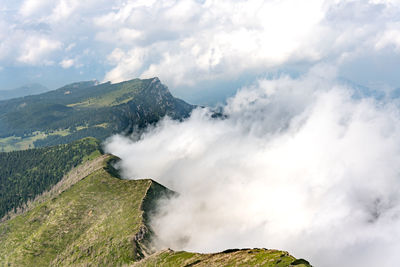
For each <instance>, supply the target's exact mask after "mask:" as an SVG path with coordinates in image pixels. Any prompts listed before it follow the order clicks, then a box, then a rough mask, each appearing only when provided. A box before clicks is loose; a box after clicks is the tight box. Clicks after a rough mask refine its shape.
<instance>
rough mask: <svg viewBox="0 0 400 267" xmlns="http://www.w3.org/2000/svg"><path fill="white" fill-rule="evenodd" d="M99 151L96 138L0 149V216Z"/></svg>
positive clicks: (20, 205) (54, 182)
mask: <svg viewBox="0 0 400 267" xmlns="http://www.w3.org/2000/svg"><path fill="white" fill-rule="evenodd" d="M100 154H101V152H100V144H99V141H98V140H96V139H94V138H85V139H82V140H79V141H75V142H73V143H71V144H68V145H58V146H53V147H46V148H38V149H28V150H23V151H13V152H2V153H0V166H1V168H0V218H2V217H3V216H4V215H5V214H6V213H7V212H9V211H11V210H13V211H14V212H16V211H17V210H18V208H21V207H22V206H23V205H25V204H26V203H27V202H28V201H32V200H33V199H35V198H36V197H37V196H38V195H40V194H42V193H43V192H45V191H46V190H49V189H50V188H51V187H52V186H54V185H55V184H56V183H58V182H59V181H60V180H61V179H62V177H63V176H64V175H65V174H66V173H68V172H69V171H70V170H71V169H72V168H74V167H76V166H78V165H79V164H81V163H82V162H84V161H85V160H89V159H93V158H95V157H97V156H99V155H100Z"/></svg>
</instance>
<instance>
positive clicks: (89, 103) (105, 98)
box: [67, 80, 142, 108]
mask: <svg viewBox="0 0 400 267" xmlns="http://www.w3.org/2000/svg"><path fill="white" fill-rule="evenodd" d="M141 85H142V81H140V80H137V81H132V82H130V83H126V84H121V88H120V89H117V90H113V91H111V92H109V93H106V94H103V95H100V96H97V97H91V98H88V99H86V100H84V101H81V102H77V103H72V104H68V105H67V106H68V107H74V108H99V107H110V106H116V105H120V104H124V103H127V102H129V101H131V100H133V99H134V97H135V95H136V94H137V93H138V90H139V89H140V86H141Z"/></svg>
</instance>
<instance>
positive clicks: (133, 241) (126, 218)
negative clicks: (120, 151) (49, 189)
mask: <svg viewBox="0 0 400 267" xmlns="http://www.w3.org/2000/svg"><path fill="white" fill-rule="evenodd" d="M110 159H112V157H111V156H106V157H105V159H103V160H102V161H101V162H97V164H98V167H99V168H95V169H96V170H94V171H93V172H92V173H91V174H90V175H88V176H87V177H85V178H84V179H82V180H80V181H76V183H75V184H74V185H73V186H72V184H70V185H69V188H65V189H64V191H63V192H62V193H60V194H58V195H54V196H49V197H47V198H46V199H45V200H43V201H42V202H40V203H38V204H37V205H35V206H34V207H33V208H32V209H31V210H30V211H28V212H26V213H24V214H22V215H19V216H16V217H15V218H13V219H10V220H8V221H5V222H3V223H1V224H0V241H1V242H0V263H2V264H3V265H4V266H50V265H51V266H59V265H63V266H70V265H80V266H118V265H121V264H128V263H133V262H134V261H136V260H138V259H140V258H142V257H143V256H144V255H146V251H147V250H148V249H147V248H146V242H145V241H146V238H147V236H148V235H149V231H148V230H147V227H146V225H145V224H144V220H143V209H144V210H145V209H146V208H149V207H151V206H152V201H153V198H156V197H160V196H162V195H163V194H166V193H168V192H169V191H168V190H167V189H165V188H164V187H162V186H161V185H159V184H157V183H155V182H153V181H151V180H137V181H129V180H121V179H119V178H116V177H115V176H114V175H113V174H112V173H113V171H112V167H110V166H108V165H109V163H108V162H109V161H110ZM142 208H143V209H142Z"/></svg>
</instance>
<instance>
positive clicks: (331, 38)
mask: <svg viewBox="0 0 400 267" xmlns="http://www.w3.org/2000/svg"><path fill="white" fill-rule="evenodd" d="M15 6H17V7H18V3H17V4H15ZM4 12H5V13H4V14H11V13H8V11H7V12H6V11H4ZM399 12H400V4H399V3H398V1H396V0H392V1H381V0H371V1H347V0H311V1H306V2H304V1H303V2H301V3H300V2H298V1H293V0H283V1H274V0H256V1H245V0H239V1H230V0H222V1H221V0H220V1H214V0H207V1H196V0H168V1H126V0H121V1H105V0H103V1H94V0H90V1H78V0H58V1H48V0H25V1H22V2H21V4H20V5H19V8H18V12H17V14H11V15H7V16H6V17H5V18H6V19H5V20H4V23H5V27H4V29H2V27H1V25H0V36H3V35H5V36H7V38H6V39H7V40H5V39H3V41H2V45H1V46H0V58H3V59H2V60H3V61H4V60H6V61H7V64H11V65H12V64H13V63H14V62H13V61H17V62H18V64H20V63H21V62H25V61H21V60H20V58H19V55H20V54H21V51H18V49H16V48H14V47H20V45H19V44H21V43H24V42H25V38H26V36H32V35H35V36H37V35H39V36H42V37H43V36H44V37H46V39H47V40H53V41H57V42H60V43H63V44H71V43H75V47H74V49H64V50H62V51H58V53H53V54H52V55H51V56H50V57H51V58H47V60H48V61H53V62H60V61H62V60H63V59H64V58H75V57H77V56H80V55H82V54H83V52H84V50H85V49H90V50H91V51H93V53H92V54H91V55H88V56H87V57H86V58H85V59H84V60H86V61H87V62H90V63H91V64H97V65H99V64H100V65H103V66H104V68H108V73H106V74H105V78H104V79H109V78H111V79H114V77H115V80H114V81H117V80H120V79H121V78H128V79H129V78H133V77H132V76H131V75H136V76H140V77H149V76H159V77H160V78H161V79H162V80H163V81H164V82H166V83H167V84H168V85H170V86H171V87H175V86H181V85H197V84H199V83H201V82H204V81H227V80H232V79H235V78H237V77H239V76H243V75H249V74H250V75H252V76H257V75H259V74H264V73H266V72H268V71H271V70H276V69H285V68H290V67H291V66H299V65H300V66H306V68H308V67H310V66H312V65H313V64H315V63H319V62H329V63H331V64H338V65H339V66H340V64H345V63H346V62H349V61H354V60H357V58H358V57H360V55H365V54H366V53H376V54H379V53H381V52H382V51H383V50H388V49H389V50H390V51H392V52H393V53H399V49H398V47H399V41H398V40H397V39H398V29H399V28H398V24H399V18H398V16H397V14H398V13H399ZM5 29H6V30H5ZM116 49H119V50H121V51H123V52H124V53H125V54H126V55H128V56H127V57H128V58H129V59H127V58H124V59H123V60H121V61H120V62H114V63H113V64H111V65H104V63H105V62H107V61H106V60H105V59H106V58H107V57H108V56H109V55H110V54H111V53H113V51H114V50H116ZM139 50H140V51H147V52H146V53H141V56H139V57H138V56H129V55H131V54H133V53H137V52H133V51H139ZM2 54H4V55H6V56H3V57H1V55H2ZM10 55H17V56H10ZM5 58H6V59H5ZM131 60H132V62H130V61H131ZM138 60H140V62H138ZM28 61H29V60H28ZM87 62H84V63H87ZM108 63H109V62H108ZM29 64H32V63H29ZM131 66H134V70H131ZM139 66H140V67H139Z"/></svg>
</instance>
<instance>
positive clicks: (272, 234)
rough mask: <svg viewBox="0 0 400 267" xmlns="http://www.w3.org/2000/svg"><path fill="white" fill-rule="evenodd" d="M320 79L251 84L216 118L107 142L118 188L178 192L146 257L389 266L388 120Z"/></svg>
mask: <svg viewBox="0 0 400 267" xmlns="http://www.w3.org/2000/svg"><path fill="white" fill-rule="evenodd" d="M327 70H329V68H324V69H321V68H316V69H314V70H313V71H312V72H311V73H310V74H308V75H305V76H302V77H300V78H297V79H293V78H289V77H286V76H282V77H278V78H276V79H270V80H259V81H258V82H257V83H255V84H253V85H252V86H249V87H246V88H242V89H241V90H239V92H238V93H237V95H236V96H234V97H233V98H231V99H229V101H228V103H227V105H226V106H224V107H222V108H223V113H224V114H225V115H226V117H223V118H219V119H215V118H212V117H211V115H212V111H210V110H209V109H204V108H203V109H200V108H199V109H197V110H195V111H194V112H193V114H192V115H191V117H190V118H189V119H188V120H186V121H184V122H176V121H172V120H169V119H165V120H163V121H161V122H160V123H159V124H158V125H157V126H156V127H154V128H152V129H149V130H148V131H147V132H146V133H144V134H143V135H142V136H141V138H140V139H139V140H132V139H129V138H126V137H122V136H114V137H113V138H111V139H110V140H109V142H108V143H107V145H106V150H107V151H108V152H111V153H113V154H116V155H117V156H119V157H120V158H122V162H121V163H120V166H119V167H120V168H121V170H122V171H123V174H124V176H125V177H126V178H128V179H136V178H153V179H155V180H156V181H158V182H160V183H162V184H164V185H166V186H167V187H169V188H170V189H173V190H175V191H177V192H179V195H178V196H177V197H175V198H172V199H169V200H163V201H161V202H160V203H159V212H158V213H157V215H155V216H153V218H152V221H151V224H152V227H153V228H154V230H155V233H156V234H157V240H156V243H155V244H156V245H157V246H159V247H164V248H165V247H171V248H173V249H177V250H180V249H185V250H190V251H202V252H210V251H220V250H223V249H226V248H235V247H267V248H276V249H283V250H288V251H289V252H291V253H292V254H294V255H295V256H297V257H303V258H306V259H309V260H310V261H311V263H312V264H314V265H315V266H393V263H394V262H397V260H398V256H397V252H398V251H399V249H400V242H399V240H400V230H399V229H400V217H399V215H400V213H399V212H400V202H399V201H400V199H399V197H398V192H399V189H400V177H399V167H398V166H400V117H399V115H400V114H399V113H400V110H399V108H398V106H397V105H395V104H393V103H392V102H390V101H389V102H384V101H377V100H375V99H372V98H359V97H354V90H353V89H352V88H349V87H348V86H345V85H343V84H340V83H338V82H336V80H335V79H334V70H330V71H327ZM325 73H328V75H324V74H325Z"/></svg>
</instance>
